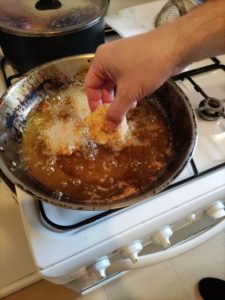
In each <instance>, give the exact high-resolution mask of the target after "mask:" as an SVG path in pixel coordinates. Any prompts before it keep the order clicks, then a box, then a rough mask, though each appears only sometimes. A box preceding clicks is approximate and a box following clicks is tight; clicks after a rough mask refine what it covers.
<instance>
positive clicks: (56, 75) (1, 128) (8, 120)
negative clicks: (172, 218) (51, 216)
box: [0, 54, 197, 210]
mask: <svg viewBox="0 0 225 300" xmlns="http://www.w3.org/2000/svg"><path fill="white" fill-rule="evenodd" d="M92 58H93V54H86V55H78V56H71V57H66V58H63V59H59V60H55V61H52V62H49V63H46V64H43V65H41V66H39V67H36V68H35V69H33V70H32V71H30V72H28V73H26V74H25V75H23V76H22V77H21V78H20V79H19V80H18V81H17V82H16V83H15V84H14V85H13V86H12V87H11V88H10V89H9V90H8V91H7V93H6V94H5V95H3V97H2V99H1V100H0V168H1V169H2V171H3V173H4V174H5V175H6V177H7V178H8V179H9V180H11V181H12V182H13V183H14V184H15V185H16V186H19V187H20V188H22V189H23V190H24V191H25V192H27V193H29V194H31V195H32V196H34V197H35V198H37V199H39V200H41V201H46V202H48V203H51V204H54V205H57V206H60V207H65V208H71V209H77V210H82V209H83V210H108V209H117V208H121V207H126V206H129V205H132V204H135V203H138V202H140V201H144V200H147V199H150V198H151V197H152V196H153V195H155V194H157V193H159V192H160V191H162V190H163V189H165V188H166V187H167V186H168V185H169V184H170V183H171V182H172V181H173V180H174V179H175V178H176V177H177V175H178V174H179V173H180V172H181V171H182V169H183V168H184V167H185V165H186V164H187V162H188V161H189V159H190V158H191V156H192V154H193V150H194V147H195V144H196V136H197V133H196V132H197V130H196V121H195V114H194V111H193V109H192V107H191V105H190V102H189V100H188V98H187V97H186V96H185V95H184V93H183V92H182V90H181V89H180V88H179V87H178V86H177V85H176V84H175V83H174V82H173V81H172V80H168V81H167V82H166V83H165V84H164V85H163V86H162V87H161V88H159V89H158V90H157V91H156V92H155V93H154V94H153V95H151V96H149V98H151V99H153V101H157V103H159V104H160V107H161V108H162V109H163V111H164V112H165V114H166V118H167V120H168V122H169V126H170V129H171V134H172V140H173V148H174V152H175V155H174V156H173V157H174V158H173V159H172V160H171V161H170V163H169V165H168V167H167V168H166V170H165V171H164V172H163V174H161V175H160V177H159V178H158V179H157V180H156V181H155V182H154V183H153V184H151V185H150V186H149V187H148V188H146V190H145V191H143V192H140V194H137V195H135V196H128V197H126V198H123V199H118V200H116V201H113V200H107V201H106V200H104V199H102V200H87V201H85V200H83V201H80V200H77V199H76V198H75V197H73V198H71V197H68V196H66V195H62V197H60V199H59V197H57V195H56V193H55V192H54V191H51V190H48V189H47V188H46V187H44V186H43V185H41V184H40V183H38V182H37V181H36V180H35V179H33V178H31V176H29V174H28V172H27V170H26V168H24V166H21V164H20V160H21V157H20V144H21V138H22V133H23V128H24V125H25V123H26V119H27V116H28V114H29V112H30V111H31V109H32V108H33V107H34V106H35V105H36V104H37V101H38V100H37V99H38V97H37V95H38V93H40V92H43V86H44V85H45V83H48V84H49V83H51V84H53V85H54V84H55V85H56V86H59V85H67V84H69V83H71V82H73V81H76V80H77V78H78V77H79V75H80V74H81V73H82V72H86V71H87V70H88V68H89V66H90V64H91V60H92ZM149 76H151V75H149Z"/></svg>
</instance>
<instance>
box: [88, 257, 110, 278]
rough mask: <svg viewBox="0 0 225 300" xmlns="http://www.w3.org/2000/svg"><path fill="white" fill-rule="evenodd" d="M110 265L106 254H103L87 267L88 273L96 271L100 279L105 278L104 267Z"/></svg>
mask: <svg viewBox="0 0 225 300" xmlns="http://www.w3.org/2000/svg"><path fill="white" fill-rule="evenodd" d="M109 266H110V261H109V259H108V256H103V257H102V258H100V259H99V260H98V261H97V262H96V263H95V264H94V265H92V266H90V267H89V268H88V272H90V273H96V272H97V273H98V274H99V275H100V277H101V278H102V279H104V278H106V272H105V271H106V269H107V268H108V267H109Z"/></svg>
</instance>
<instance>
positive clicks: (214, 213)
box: [205, 201, 225, 219]
mask: <svg viewBox="0 0 225 300" xmlns="http://www.w3.org/2000/svg"><path fill="white" fill-rule="evenodd" d="M205 213H206V215H207V216H209V217H211V218H213V219H219V218H222V217H224V216H225V206H224V204H223V202H222V201H216V202H214V203H213V204H212V205H211V206H210V207H209V208H208V209H207V210H206V212H205Z"/></svg>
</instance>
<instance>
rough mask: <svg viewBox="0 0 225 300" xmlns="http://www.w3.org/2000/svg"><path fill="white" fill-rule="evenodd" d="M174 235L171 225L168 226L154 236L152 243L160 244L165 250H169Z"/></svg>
mask: <svg viewBox="0 0 225 300" xmlns="http://www.w3.org/2000/svg"><path fill="white" fill-rule="evenodd" d="M172 235H173V230H172V229H171V227H170V226H169V225H167V226H164V227H163V228H162V229H161V230H160V231H158V232H157V233H155V234H154V235H153V237H152V241H153V243H156V244H159V245H160V246H162V247H163V248H168V247H169V246H170V245H171V242H170V237H171V236H172Z"/></svg>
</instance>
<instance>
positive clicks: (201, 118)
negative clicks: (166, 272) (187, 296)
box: [0, 29, 225, 292]
mask: <svg viewBox="0 0 225 300" xmlns="http://www.w3.org/2000/svg"><path fill="white" fill-rule="evenodd" d="M108 34H110V36H113V35H115V32H113V31H112V30H111V29H108ZM1 67H2V69H3V72H2V80H1V81H0V82H1V89H2V90H3V89H6V88H7V86H9V85H10V84H11V83H12V82H13V81H14V80H17V78H18V77H19V76H20V74H15V73H16V72H15V70H13V69H12V68H11V67H10V65H9V64H8V63H7V61H6V60H5V59H4V58H3V59H2V64H1ZM173 79H174V81H175V82H176V83H177V84H178V85H179V87H180V88H181V89H182V90H183V91H184V93H185V94H186V95H187V97H188V98H189V99H190V102H191V104H192V106H193V108H194V110H195V112H196V118H197V130H198V140H197V146H196V149H195V151H194V155H193V157H192V159H191V160H190V162H189V163H188V164H187V166H186V167H185V169H184V170H183V171H182V173H181V174H180V175H179V176H178V177H177V178H176V180H175V181H174V182H173V183H172V184H171V185H170V186H169V187H168V188H167V189H166V190H164V191H163V192H161V193H160V194H158V195H156V196H154V197H151V198H149V199H147V200H146V201H143V202H141V203H139V204H136V205H133V206H131V207H127V208H124V209H119V210H111V211H94V212H90V211H85V212H81V211H75V210H70V209H66V208H59V207H56V206H53V205H51V204H48V203H45V202H42V201H37V200H36V199H34V198H32V197H31V196H30V195H28V194H26V193H25V192H24V191H22V190H21V189H19V188H18V187H16V194H17V198H18V202H19V207H20V211H21V216H22V219H23V223H24V228H25V231H26V235H27V239H28V242H29V244H30V249H31V252H32V254H33V258H34V261H35V264H36V267H37V269H38V270H39V272H40V274H41V276H42V277H43V278H45V279H47V280H49V281H52V282H54V283H58V284H67V285H68V286H70V287H72V288H74V289H76V290H77V291H80V292H84V291H87V290H91V288H92V287H93V286H95V287H96V286H99V285H101V284H105V283H107V282H108V281H109V280H112V279H113V278H115V277H116V276H120V275H121V274H123V273H124V271H127V270H131V269H135V268H140V267H144V266H148V265H151V264H154V263H157V262H159V261H164V260H167V259H169V258H171V257H175V256H177V255H179V254H180V253H184V252H186V251H188V250H190V249H192V248H194V247H196V246H198V245H199V244H201V243H203V242H204V241H206V240H207V239H209V238H210V237H212V236H213V235H215V234H216V233H218V232H219V231H221V230H223V229H224V228H225V219H224V216H225V209H224V203H225V151H224V149H225V118H224V103H225V100H224V99H225V56H220V57H217V58H211V59H206V60H203V61H200V62H196V63H194V64H192V65H190V66H188V68H186V69H185V70H183V72H181V73H180V74H179V75H178V76H176V77H174V78H173ZM204 101H205V102H204ZM3 179H4V178H3ZM6 180H7V179H6ZM8 184H9V185H10V188H11V189H12V190H14V186H13V185H12V184H11V183H10V182H8Z"/></svg>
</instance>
